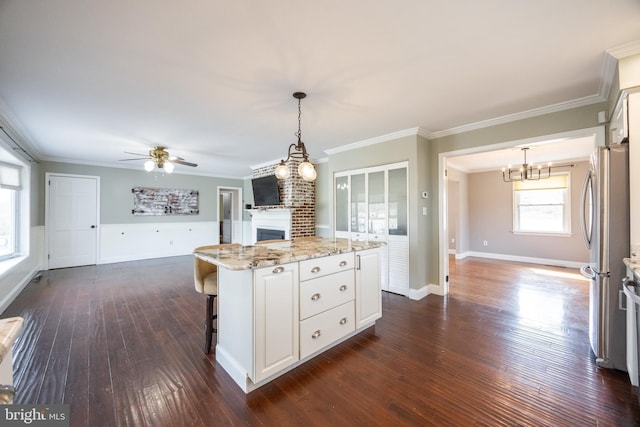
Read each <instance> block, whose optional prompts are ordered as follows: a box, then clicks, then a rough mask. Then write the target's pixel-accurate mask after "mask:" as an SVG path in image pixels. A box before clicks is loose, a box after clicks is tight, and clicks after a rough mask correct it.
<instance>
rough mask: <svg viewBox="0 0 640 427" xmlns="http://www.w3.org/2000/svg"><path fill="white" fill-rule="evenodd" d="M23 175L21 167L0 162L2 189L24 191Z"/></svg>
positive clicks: (0, 184) (0, 186)
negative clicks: (21, 177)
mask: <svg viewBox="0 0 640 427" xmlns="http://www.w3.org/2000/svg"><path fill="white" fill-rule="evenodd" d="M21 175H22V167H21V166H18V165H14V164H11V163H4V162H0V188H6V189H9V190H22V181H21V179H20V176H21Z"/></svg>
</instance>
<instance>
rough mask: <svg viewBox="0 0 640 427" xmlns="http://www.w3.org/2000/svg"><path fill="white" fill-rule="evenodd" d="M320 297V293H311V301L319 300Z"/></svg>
mask: <svg viewBox="0 0 640 427" xmlns="http://www.w3.org/2000/svg"><path fill="white" fill-rule="evenodd" d="M319 299H320V294H313V295H311V301H317V300H319Z"/></svg>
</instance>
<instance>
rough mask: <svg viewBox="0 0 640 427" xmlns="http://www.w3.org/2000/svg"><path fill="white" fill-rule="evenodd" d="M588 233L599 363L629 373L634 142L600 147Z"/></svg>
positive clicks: (593, 337) (590, 185)
mask: <svg viewBox="0 0 640 427" xmlns="http://www.w3.org/2000/svg"><path fill="white" fill-rule="evenodd" d="M582 206H583V214H582V216H581V217H582V229H583V235H584V238H585V243H586V245H587V248H588V249H589V253H590V259H589V264H588V265H585V266H584V267H583V268H582V274H584V275H585V276H587V277H588V278H590V279H591V284H590V291H589V339H590V341H591V348H592V349H593V353H594V354H595V356H596V363H597V364H598V366H601V367H603V368H615V369H620V370H623V371H626V369H627V365H626V316H625V311H624V307H625V302H626V299H625V296H624V294H623V288H622V280H623V278H624V277H625V273H626V268H625V266H624V264H623V261H622V259H623V258H625V257H628V256H629V144H626V143H624V144H615V145H611V146H608V147H597V148H596V149H595V150H594V152H593V154H592V155H591V166H590V170H589V172H588V173H587V176H586V179H585V182H584V187H583V194H582Z"/></svg>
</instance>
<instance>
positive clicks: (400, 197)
mask: <svg viewBox="0 0 640 427" xmlns="http://www.w3.org/2000/svg"><path fill="white" fill-rule="evenodd" d="M407 187H408V182H407V168H406V167H403V168H397V169H389V234H390V235H393V236H406V235H407V205H408V203H407Z"/></svg>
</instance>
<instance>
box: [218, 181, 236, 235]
mask: <svg viewBox="0 0 640 427" xmlns="http://www.w3.org/2000/svg"><path fill="white" fill-rule="evenodd" d="M217 200H218V221H217V223H218V225H219V230H218V233H219V242H220V243H242V188H237V187H218V194H217Z"/></svg>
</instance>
